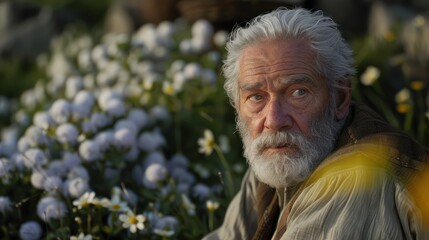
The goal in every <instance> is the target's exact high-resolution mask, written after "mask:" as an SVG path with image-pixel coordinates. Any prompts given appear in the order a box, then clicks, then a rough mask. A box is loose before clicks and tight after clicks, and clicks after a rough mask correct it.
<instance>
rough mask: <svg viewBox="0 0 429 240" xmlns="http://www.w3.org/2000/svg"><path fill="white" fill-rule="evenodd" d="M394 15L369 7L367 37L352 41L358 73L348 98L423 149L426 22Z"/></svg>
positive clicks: (426, 132) (427, 105)
mask: <svg viewBox="0 0 429 240" xmlns="http://www.w3.org/2000/svg"><path fill="white" fill-rule="evenodd" d="M395 11H396V9H393V8H392V9H389V8H388V7H385V6H384V5H383V4H381V3H378V4H375V8H374V13H373V14H372V19H373V20H372V21H371V24H370V34H369V35H368V36H365V37H364V38H362V39H360V38H359V39H355V40H354V41H353V43H354V48H355V52H356V53H357V62H356V64H357V67H358V71H359V72H360V76H359V80H360V82H356V84H355V86H354V92H353V94H354V95H353V96H354V98H355V99H358V100H360V101H363V102H367V103H368V104H370V105H371V106H372V107H374V108H375V109H376V110H378V111H379V112H381V113H382V115H383V116H384V117H385V118H386V119H387V120H388V121H389V122H390V123H391V124H392V125H394V126H395V127H397V128H400V129H402V130H404V131H405V132H407V133H408V134H409V135H411V136H413V137H415V138H416V140H418V141H419V142H421V143H422V144H424V145H426V146H429V128H428V127H427V126H428V124H429V87H428V86H429V78H428V76H429V71H428V67H427V66H428V64H429V51H428V50H429V45H428V37H429V19H428V18H427V17H424V16H423V15H416V16H414V17H413V18H410V19H401V18H400V17H399V16H400V12H395ZM395 14H396V15H397V16H398V19H397V20H395V21H393V19H392V17H393V16H396V15H395Z"/></svg>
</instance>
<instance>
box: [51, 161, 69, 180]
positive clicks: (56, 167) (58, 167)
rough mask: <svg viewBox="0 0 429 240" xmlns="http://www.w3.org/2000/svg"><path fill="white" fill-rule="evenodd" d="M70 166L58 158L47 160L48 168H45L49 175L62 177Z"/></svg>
mask: <svg viewBox="0 0 429 240" xmlns="http://www.w3.org/2000/svg"><path fill="white" fill-rule="evenodd" d="M68 169H70V168H67V167H66V166H64V162H63V161H60V160H54V161H50V162H49V166H48V169H47V170H46V172H47V174H48V175H49V176H57V177H63V176H65V175H66V174H67V171H68Z"/></svg>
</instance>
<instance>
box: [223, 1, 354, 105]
mask: <svg viewBox="0 0 429 240" xmlns="http://www.w3.org/2000/svg"><path fill="white" fill-rule="evenodd" d="M279 38H280V39H288V38H299V39H308V40H310V44H311V47H312V48H313V49H314V50H315V52H316V56H317V61H316V62H317V63H318V66H317V68H318V69H319V71H320V73H321V75H322V76H323V77H324V78H325V79H327V81H328V86H329V89H330V92H331V95H333V91H332V89H335V88H337V87H339V86H340V84H339V81H350V78H349V76H351V75H354V73H355V69H354V67H353V52H352V50H351V48H350V46H349V45H348V44H347V43H346V41H345V40H344V39H343V38H342V36H341V33H340V31H339V30H338V28H337V24H336V23H335V22H334V21H333V20H332V19H331V18H329V17H327V16H324V15H323V13H322V12H321V11H315V12H311V11H310V10H307V9H303V8H295V9H287V8H284V7H281V8H278V9H276V10H274V11H272V12H270V13H267V14H264V15H260V16H258V17H256V18H254V19H253V20H251V21H250V22H249V23H248V24H247V25H246V26H245V27H240V28H236V29H234V30H233V32H232V33H231V37H230V41H229V42H228V43H227V45H226V49H227V52H228V54H227V57H226V59H225V61H224V65H223V73H224V76H225V78H226V81H225V84H224V88H225V90H226V93H227V94H228V96H229V98H230V101H231V104H232V105H233V106H234V107H236V106H237V104H238V100H239V99H238V84H237V82H238V78H239V59H240V55H241V53H242V51H243V49H245V48H246V47H247V46H249V45H252V44H255V43H258V42H260V41H264V40H268V39H279Z"/></svg>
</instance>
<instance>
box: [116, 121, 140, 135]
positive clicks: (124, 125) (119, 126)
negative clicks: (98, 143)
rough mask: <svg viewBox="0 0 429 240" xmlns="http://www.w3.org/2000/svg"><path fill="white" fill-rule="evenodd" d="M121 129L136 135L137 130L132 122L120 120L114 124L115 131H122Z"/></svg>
mask: <svg viewBox="0 0 429 240" xmlns="http://www.w3.org/2000/svg"><path fill="white" fill-rule="evenodd" d="M122 128H126V129H128V130H130V131H131V132H133V133H137V132H138V130H139V128H138V127H137V125H136V124H135V123H134V122H133V121H131V120H128V119H121V120H119V121H117V122H116V123H115V126H114V129H115V130H116V131H117V130H119V129H122Z"/></svg>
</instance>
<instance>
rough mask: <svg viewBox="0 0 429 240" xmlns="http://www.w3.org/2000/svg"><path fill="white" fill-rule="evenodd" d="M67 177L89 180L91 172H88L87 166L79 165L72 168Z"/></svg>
mask: <svg viewBox="0 0 429 240" xmlns="http://www.w3.org/2000/svg"><path fill="white" fill-rule="evenodd" d="M67 178H69V179H75V178H82V179H84V180H86V181H89V173H88V170H86V168H84V167H83V166H81V165H78V166H76V167H73V168H72V169H70V171H69V173H68V174H67Z"/></svg>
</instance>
